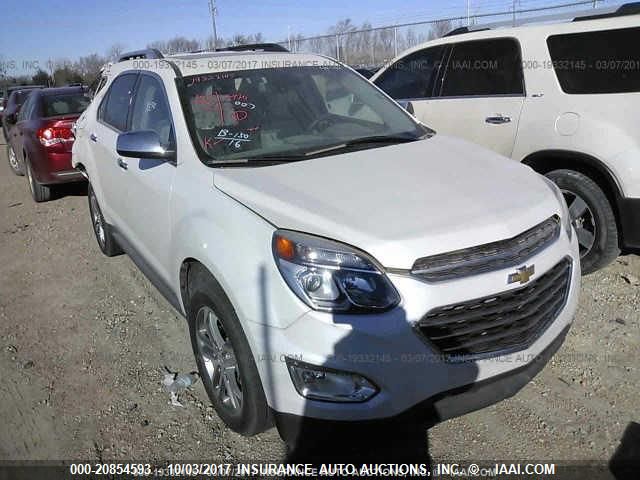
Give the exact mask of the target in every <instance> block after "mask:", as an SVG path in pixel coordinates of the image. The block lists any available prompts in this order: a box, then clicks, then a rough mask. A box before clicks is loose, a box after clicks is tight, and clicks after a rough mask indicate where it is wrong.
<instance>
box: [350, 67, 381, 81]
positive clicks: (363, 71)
mask: <svg viewBox="0 0 640 480" xmlns="http://www.w3.org/2000/svg"><path fill="white" fill-rule="evenodd" d="M354 70H355V71H356V72H358V73H359V74H360V75H362V76H363V77H364V78H366V79H367V80H368V79H370V78H371V77H373V75H374V74H375V73H376V72H377V71H378V69H377V68H365V67H358V68H354Z"/></svg>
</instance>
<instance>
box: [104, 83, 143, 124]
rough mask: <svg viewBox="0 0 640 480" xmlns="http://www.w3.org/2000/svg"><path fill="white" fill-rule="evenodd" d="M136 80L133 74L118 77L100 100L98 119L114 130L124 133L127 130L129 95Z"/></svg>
mask: <svg viewBox="0 0 640 480" xmlns="http://www.w3.org/2000/svg"><path fill="white" fill-rule="evenodd" d="M137 78H138V75H137V74H135V73H127V74H124V75H121V76H119V77H118V78H116V79H115V80H114V81H113V83H112V84H111V87H109V91H108V92H107V95H106V96H105V98H104V99H103V100H102V104H101V105H100V111H99V112H98V115H99V118H100V120H102V121H103V122H104V123H106V124H108V125H111V126H112V127H113V128H115V129H116V130H120V131H124V130H126V128H127V114H128V112H129V105H130V103H131V94H132V93H133V86H134V85H135V83H136V79H137Z"/></svg>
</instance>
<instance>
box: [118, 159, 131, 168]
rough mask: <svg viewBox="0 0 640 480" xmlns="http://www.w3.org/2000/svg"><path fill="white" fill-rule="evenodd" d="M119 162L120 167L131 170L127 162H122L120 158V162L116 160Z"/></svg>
mask: <svg viewBox="0 0 640 480" xmlns="http://www.w3.org/2000/svg"><path fill="white" fill-rule="evenodd" d="M116 161H117V162H118V166H119V167H120V168H121V169H123V170H126V169H127V168H129V165H128V164H127V162H125V161H124V160H122V159H121V158H120V157H118V160H116Z"/></svg>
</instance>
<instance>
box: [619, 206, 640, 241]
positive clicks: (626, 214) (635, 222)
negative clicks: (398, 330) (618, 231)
mask: <svg viewBox="0 0 640 480" xmlns="http://www.w3.org/2000/svg"><path fill="white" fill-rule="evenodd" d="M618 212H619V215H620V226H621V227H622V246H623V247H625V248H640V198H620V199H619V200H618Z"/></svg>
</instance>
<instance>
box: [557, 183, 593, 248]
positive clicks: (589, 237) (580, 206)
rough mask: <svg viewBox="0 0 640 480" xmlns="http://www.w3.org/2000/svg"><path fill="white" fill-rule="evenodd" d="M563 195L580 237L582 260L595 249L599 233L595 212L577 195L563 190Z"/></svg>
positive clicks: (577, 234)
mask: <svg viewBox="0 0 640 480" xmlns="http://www.w3.org/2000/svg"><path fill="white" fill-rule="evenodd" d="M562 194H563V195H564V199H565V201H566V202H567V206H568V207H569V215H570V216H571V223H572V224H573V228H574V229H575V231H576V236H577V237H578V244H579V246H580V258H584V257H585V256H586V255H587V254H588V253H589V252H590V251H591V249H592V248H593V246H594V244H595V240H596V234H597V233H598V232H597V226H596V221H595V217H594V215H593V211H592V210H591V208H590V207H589V205H588V204H587V202H585V201H584V199H583V198H582V197H581V196H579V195H577V194H576V193H574V192H570V191H568V190H562Z"/></svg>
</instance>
